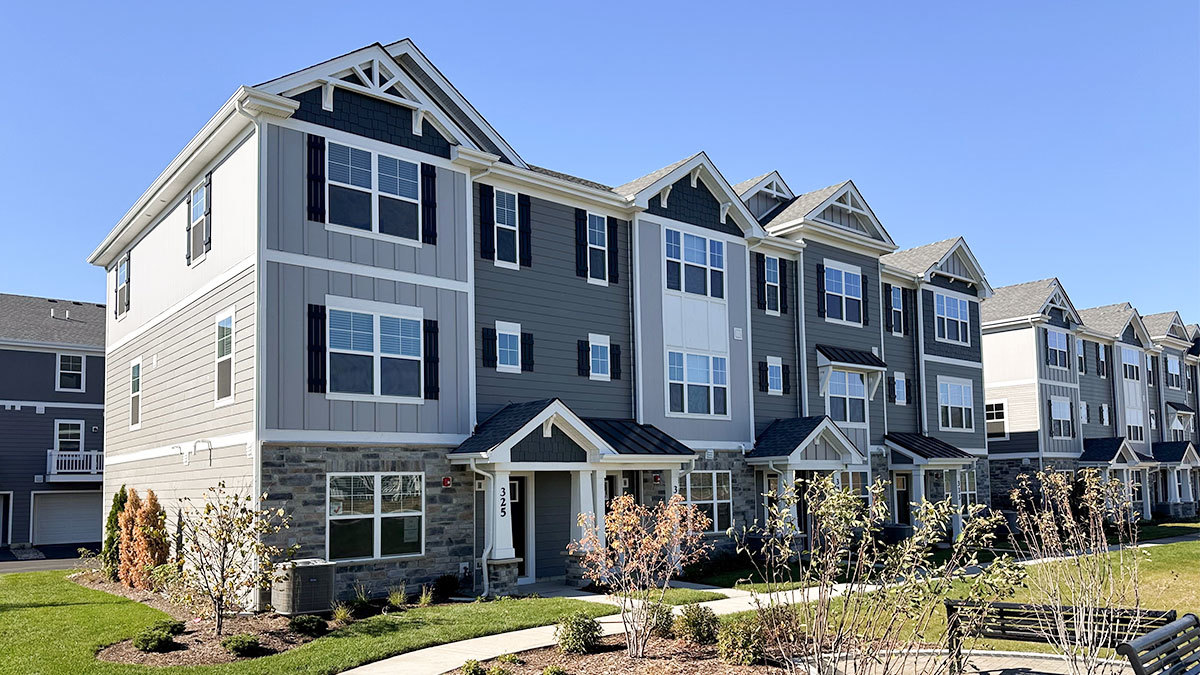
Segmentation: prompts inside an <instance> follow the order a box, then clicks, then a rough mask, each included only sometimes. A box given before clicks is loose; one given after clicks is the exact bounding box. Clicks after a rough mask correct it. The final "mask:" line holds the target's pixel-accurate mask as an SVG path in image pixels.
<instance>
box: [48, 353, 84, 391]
mask: <svg viewBox="0 0 1200 675" xmlns="http://www.w3.org/2000/svg"><path fill="white" fill-rule="evenodd" d="M55 362H56V371H55V373H54V391H72V392H82V391H83V390H84V389H85V388H86V387H87V357H86V356H84V355H83V354H58V355H57V358H55Z"/></svg>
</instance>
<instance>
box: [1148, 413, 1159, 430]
mask: <svg viewBox="0 0 1200 675" xmlns="http://www.w3.org/2000/svg"><path fill="white" fill-rule="evenodd" d="M1149 413H1150V430H1151V431H1154V430H1156V429H1158V411H1157V410H1150V411H1149Z"/></svg>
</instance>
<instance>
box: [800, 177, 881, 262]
mask: <svg viewBox="0 0 1200 675" xmlns="http://www.w3.org/2000/svg"><path fill="white" fill-rule="evenodd" d="M805 218H806V219H807V220H810V221H812V222H816V223H820V224H822V225H827V226H830V227H834V228H838V229H841V230H849V231H851V232H854V233H856V234H859V235H861V236H865V237H870V238H872V239H877V240H879V241H882V242H884V243H886V244H889V245H891V246H895V245H896V243H895V242H894V241H892V237H891V235H889V234H888V232H887V230H886V229H884V227H883V224H882V223H881V222H879V219H878V218H877V217H875V212H874V211H872V210H871V207H870V206H869V205H867V201H866V200H865V199H863V196H862V193H860V192H859V191H858V188H857V187H856V186H855V185H854V181H849V180H848V181H846V182H845V183H843V184H842V185H841V186H840V187H839V188H838V189H837V190H836V191H835V192H834V193H833V194H832V195H830V196H829V197H828V198H827V199H826V200H825V201H823V202H821V204H820V205H818V206H817V207H816V208H814V209H812V210H811V211H809V213H808V215H806V216H805Z"/></svg>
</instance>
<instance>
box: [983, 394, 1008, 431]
mask: <svg viewBox="0 0 1200 675" xmlns="http://www.w3.org/2000/svg"><path fill="white" fill-rule="evenodd" d="M983 421H984V425H985V426H986V427H987V437H988V438H994V439H999V440H1007V439H1008V401H1007V400H1004V401H988V402H986V403H984V404H983Z"/></svg>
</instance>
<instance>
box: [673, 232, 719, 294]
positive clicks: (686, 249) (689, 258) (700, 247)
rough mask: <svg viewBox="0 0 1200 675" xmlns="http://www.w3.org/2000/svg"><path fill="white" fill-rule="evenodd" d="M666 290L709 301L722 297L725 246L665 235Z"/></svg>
mask: <svg viewBox="0 0 1200 675" xmlns="http://www.w3.org/2000/svg"><path fill="white" fill-rule="evenodd" d="M666 254H667V288H668V289H670V290H673V291H682V292H684V293H692V294H695V295H706V296H708V297H712V298H724V297H725V243H724V242H722V241H718V240H716V239H707V238H705V237H701V236H697V235H694V234H687V233H683V232H679V231H678V230H667V231H666Z"/></svg>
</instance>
